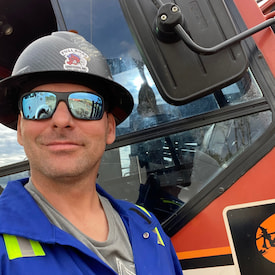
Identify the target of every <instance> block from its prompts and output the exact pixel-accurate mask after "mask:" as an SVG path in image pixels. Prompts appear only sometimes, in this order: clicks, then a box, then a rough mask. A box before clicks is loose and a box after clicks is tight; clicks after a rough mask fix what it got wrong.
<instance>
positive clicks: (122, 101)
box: [0, 71, 134, 130]
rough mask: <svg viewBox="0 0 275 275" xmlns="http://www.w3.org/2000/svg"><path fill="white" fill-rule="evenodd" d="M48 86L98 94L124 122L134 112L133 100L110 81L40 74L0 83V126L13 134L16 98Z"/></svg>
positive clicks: (69, 74) (70, 73) (77, 74)
mask: <svg viewBox="0 0 275 275" xmlns="http://www.w3.org/2000/svg"><path fill="white" fill-rule="evenodd" d="M49 83H72V84H80V85H83V86H86V87H88V88H90V89H92V90H94V91H95V92H97V93H98V94H100V95H101V96H102V97H103V98H104V101H105V102H106V103H107V105H108V111H109V112H110V113H112V114H113V115H114V117H115V119H116V124H117V125H118V124H120V123H121V122H123V121H124V120H125V119H126V118H127V117H128V116H129V115H130V113H131V111H132V109H133V105H134V103H133V98H132V96H131V94H130V93H129V92H128V90H127V89H125V88H124V87H123V86H121V85H120V84H118V83H117V82H114V81H113V80H110V79H107V78H104V77H101V76H97V75H92V74H87V73H82V72H75V71H43V72H32V73H26V74H19V75H16V76H10V77H7V78H5V79H3V80H2V81H0V123H2V124H4V125H5V126H7V127H9V128H11V129H14V130H16V129H17V120H18V114H19V110H18V100H19V97H20V96H21V95H22V94H23V93H25V92H28V91H30V90H31V89H33V88H35V87H37V86H39V85H42V84H49Z"/></svg>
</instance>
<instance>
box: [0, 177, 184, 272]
mask: <svg viewBox="0 0 275 275" xmlns="http://www.w3.org/2000/svg"><path fill="white" fill-rule="evenodd" d="M27 181H28V179H23V180H18V181H13V182H10V183H9V184H8V186H7V187H6V188H5V190H4V192H3V193H2V195H1V196H0V234H1V235H0V274H1V275H6V274H11V275H24V274H28V275H30V274H31V275H35V274H39V275H44V274H45V275H49V274H54V275H59V274H62V275H64V274H66V275H70V274H71V275H77V274H85V275H89V274H100V275H103V274H104V275H111V274H112V275H113V274H116V273H115V272H114V271H113V270H112V269H111V268H110V267H109V266H108V265H106V264H105V263H104V262H103V261H102V260H101V259H100V258H99V257H98V256H96V255H95V254H94V253H93V252H92V251H91V250H89V249H88V248H87V247H86V246H85V245H84V244H82V243H81V242H80V241H78V240H77V239H76V238H74V237H73V236H71V235H70V234H68V233H66V232H64V231H62V230H61V229H59V228H58V227H56V226H54V225H53V224H51V223H50V222H49V220H48V219H47V217H46V216H45V214H44V213H43V212H42V211H41V210H40V208H39V207H38V206H37V204H36V203H35V201H34V200H33V198H32V197H31V195H30V194H29V193H28V191H27V190H26V189H25V188H24V184H25V183H27ZM97 190H98V192H99V193H100V194H101V195H102V196H105V197H107V198H108V199H109V201H110V202H111V204H112V205H113V207H114V208H115V209H116V211H117V212H118V213H119V215H120V217H121V218H122V221H123V222H124V224H125V227H126V230H127V232H128V235H129V239H130V242H131V245H132V249H133V256H134V262H135V267H136V273H137V274H138V275H150V274H154V275H162V274H163V275H170V274H171V275H172V274H176V275H179V274H182V270H181V266H180V264H179V261H178V259H177V257H176V254H175V251H174V248H173V246H172V244H171V242H170V239H169V238H168V237H167V236H166V234H165V233H164V232H163V230H162V228H161V226H160V224H159V222H158V221H157V219H156V218H155V217H154V216H153V215H152V214H151V213H149V212H147V211H146V210H145V209H142V208H140V207H138V206H136V205H134V204H131V203H129V202H125V201H119V200H115V199H113V198H112V197H111V196H110V195H108V194H107V193H106V192H105V191H104V190H102V188H100V187H99V186H97Z"/></svg>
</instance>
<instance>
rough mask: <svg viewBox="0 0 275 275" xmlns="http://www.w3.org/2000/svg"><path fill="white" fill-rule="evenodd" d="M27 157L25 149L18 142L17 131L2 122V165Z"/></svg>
mask: <svg viewBox="0 0 275 275" xmlns="http://www.w3.org/2000/svg"><path fill="white" fill-rule="evenodd" d="M25 159H26V155H25V152H24V149H23V147H22V146H20V145H19V144H18V143H17V137H16V131H14V130H11V129H9V128H7V127H5V126H4V125H2V124H0V167H2V166H6V165H9V164H12V163H16V162H19V161H23V160H25Z"/></svg>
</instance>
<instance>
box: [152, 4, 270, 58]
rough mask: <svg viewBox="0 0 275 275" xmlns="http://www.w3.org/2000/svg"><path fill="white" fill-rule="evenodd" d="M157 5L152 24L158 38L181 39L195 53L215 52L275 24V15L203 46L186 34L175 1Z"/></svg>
mask: <svg viewBox="0 0 275 275" xmlns="http://www.w3.org/2000/svg"><path fill="white" fill-rule="evenodd" d="M158 6H159V8H158V13H157V16H156V19H155V26H154V28H155V32H156V35H157V37H158V39H159V40H160V41H162V42H164V43H175V42H177V41H179V40H183V41H184V43H185V44H186V45H187V46H188V47H189V48H190V49H191V50H192V51H194V52H196V53H197V54H203V55H210V54H214V53H217V52H219V51H221V50H223V49H225V48H228V47H230V46H232V45H233V44H236V43H238V42H240V41H241V40H243V39H245V38H247V37H249V36H251V35H253V34H255V33H257V32H259V31H261V30H263V29H265V28H268V27H270V26H271V25H273V24H275V17H273V18H270V19H267V20H266V21H264V22H262V23H260V24H259V25H257V26H255V27H253V28H251V29H248V30H246V31H244V32H241V33H239V34H237V35H235V36H233V37H231V38H229V39H227V40H225V41H223V42H221V43H220V44H218V45H216V46H213V47H210V48H205V47H202V46H200V45H198V44H197V43H196V42H195V41H193V40H192V38H191V37H190V36H189V35H188V30H186V26H185V21H184V17H183V14H182V12H181V10H180V8H179V6H178V5H176V4H175V3H166V4H161V5H160V2H159V1H158Z"/></svg>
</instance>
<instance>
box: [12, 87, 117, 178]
mask: <svg viewBox="0 0 275 275" xmlns="http://www.w3.org/2000/svg"><path fill="white" fill-rule="evenodd" d="M33 90H45V91H54V92H70V91H91V89H89V88H87V87H85V86H82V85H77V84H66V83H57V84H45V85H40V86H38V87H36V88H35V89H33ZM17 139H18V142H19V144H21V145H22V146H24V149H25V152H26V155H27V157H28V159H29V162H30V168H31V175H32V177H33V178H35V177H36V178H39V177H40V179H41V177H42V178H43V177H46V178H48V179H53V180H59V179H60V180H63V179H66V180H69V179H72V180H73V179H75V180H77V179H78V180H79V179H80V178H81V177H86V176H90V177H94V180H95V178H96V175H97V170H98V167H99V165H100V159H101V157H102V154H103V153H104V150H105V146H106V144H111V143H112V142H113V141H114V140H115V121H114V117H113V116H112V115H111V114H108V115H107V114H106V113H104V115H103V118H102V119H101V120H93V121H87V120H80V119H76V118H74V117H72V116H71V114H70V112H69V110H68V108H67V106H66V104H65V103H64V102H60V103H59V104H58V106H57V109H56V111H55V113H54V114H53V116H52V117H51V118H49V119H44V120H40V121H36V120H26V119H24V118H23V117H22V115H19V119H18V127H17Z"/></svg>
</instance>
